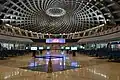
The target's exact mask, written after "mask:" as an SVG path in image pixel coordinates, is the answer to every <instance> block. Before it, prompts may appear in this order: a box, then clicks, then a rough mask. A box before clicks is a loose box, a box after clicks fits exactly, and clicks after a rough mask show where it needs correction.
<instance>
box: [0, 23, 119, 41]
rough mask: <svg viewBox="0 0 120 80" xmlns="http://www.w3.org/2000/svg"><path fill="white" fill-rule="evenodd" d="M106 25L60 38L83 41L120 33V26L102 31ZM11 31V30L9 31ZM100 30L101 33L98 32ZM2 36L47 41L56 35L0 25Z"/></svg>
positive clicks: (60, 35) (62, 35) (61, 35)
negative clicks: (83, 39)
mask: <svg viewBox="0 0 120 80" xmlns="http://www.w3.org/2000/svg"><path fill="white" fill-rule="evenodd" d="M104 27H105V26H104V25H100V26H97V27H94V28H91V29H88V30H85V31H81V32H75V33H70V34H65V33H64V34H59V38H65V39H82V38H90V37H96V36H103V35H109V34H112V33H115V32H118V31H120V26H116V27H114V26H113V28H111V29H108V30H104V31H101V30H102V28H104ZM8 29H9V30H8ZM98 29H100V31H98ZM0 34H2V35H7V36H15V37H23V38H30V39H39V38H40V39H46V38H55V37H53V36H54V35H55V34H42V33H37V32H32V31H28V30H24V29H20V28H18V27H14V26H11V25H9V24H6V25H0Z"/></svg>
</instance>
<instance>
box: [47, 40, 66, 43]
mask: <svg viewBox="0 0 120 80" xmlns="http://www.w3.org/2000/svg"><path fill="white" fill-rule="evenodd" d="M46 43H65V39H46Z"/></svg>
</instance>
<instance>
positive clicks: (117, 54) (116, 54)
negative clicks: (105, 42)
mask: <svg viewBox="0 0 120 80" xmlns="http://www.w3.org/2000/svg"><path fill="white" fill-rule="evenodd" d="M79 53H81V54H86V55H89V56H94V57H101V58H107V59H110V60H111V59H119V58H120V50H112V49H108V48H101V49H97V50H79Z"/></svg>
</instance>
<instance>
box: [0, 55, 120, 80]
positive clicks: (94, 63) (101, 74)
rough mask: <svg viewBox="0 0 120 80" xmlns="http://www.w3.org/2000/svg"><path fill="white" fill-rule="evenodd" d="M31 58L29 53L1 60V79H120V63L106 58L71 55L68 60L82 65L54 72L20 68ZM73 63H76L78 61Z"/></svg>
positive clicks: (26, 64)
mask: <svg viewBox="0 0 120 80" xmlns="http://www.w3.org/2000/svg"><path fill="white" fill-rule="evenodd" d="M31 59H32V58H31V55H28V56H22V57H17V58H16V57H15V58H11V59H9V60H2V61H1V60H0V80H61V79H62V80H120V71H119V69H120V63H115V62H107V60H104V59H96V58H94V57H88V56H85V55H77V56H76V57H72V56H71V55H69V59H68V61H72V60H73V61H77V62H80V65H81V67H80V68H76V69H70V70H65V71H58V72H53V73H46V72H39V71H31V70H26V69H20V68H19V67H25V66H28V61H30V60H31ZM53 62H54V60H53ZM55 63H57V62H55ZM41 64H42V63H41ZM71 65H76V63H72V64H71Z"/></svg>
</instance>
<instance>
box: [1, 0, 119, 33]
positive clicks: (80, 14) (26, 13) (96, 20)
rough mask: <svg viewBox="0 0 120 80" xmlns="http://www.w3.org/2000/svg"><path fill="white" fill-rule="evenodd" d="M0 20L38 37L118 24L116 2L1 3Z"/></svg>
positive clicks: (47, 0)
mask: <svg viewBox="0 0 120 80" xmlns="http://www.w3.org/2000/svg"><path fill="white" fill-rule="evenodd" d="M0 19H1V20H2V21H3V23H4V24H11V25H14V26H17V27H20V28H22V29H25V30H30V31H35V32H38V33H52V34H56V33H74V32H79V31H84V30H86V29H90V28H93V27H96V26H98V25H101V24H107V25H113V24H119V22H120V1H119V0H0Z"/></svg>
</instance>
